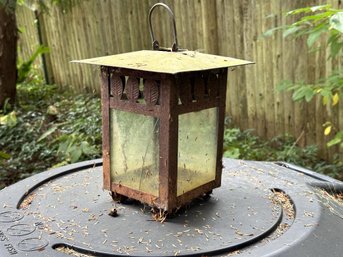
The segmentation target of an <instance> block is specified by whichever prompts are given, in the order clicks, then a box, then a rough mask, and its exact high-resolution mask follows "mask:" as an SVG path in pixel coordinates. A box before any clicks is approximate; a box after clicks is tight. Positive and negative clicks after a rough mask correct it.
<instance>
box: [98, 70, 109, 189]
mask: <svg viewBox="0 0 343 257" xmlns="http://www.w3.org/2000/svg"><path fill="white" fill-rule="evenodd" d="M110 72H111V69H110V68H109V67H106V66H101V74H100V76H101V109H102V159H103V167H102V168H103V188H104V189H107V190H111V169H110V150H111V149H110Z"/></svg>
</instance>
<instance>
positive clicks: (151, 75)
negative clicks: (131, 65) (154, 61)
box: [111, 67, 169, 80]
mask: <svg viewBox="0 0 343 257" xmlns="http://www.w3.org/2000/svg"><path fill="white" fill-rule="evenodd" d="M111 72H113V73H115V74H118V75H120V76H129V77H136V78H144V79H152V80H162V79H165V78H166V77H168V75H169V74H164V73H157V72H149V71H139V70H131V69H125V68H116V67H114V68H112V69H111Z"/></svg>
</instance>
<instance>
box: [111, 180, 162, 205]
mask: <svg viewBox="0 0 343 257" xmlns="http://www.w3.org/2000/svg"><path fill="white" fill-rule="evenodd" d="M111 189H112V191H114V192H116V193H117V194H120V195H125V196H127V197H129V198H132V199H135V200H137V201H140V202H142V203H146V204H148V205H150V206H157V207H160V206H159V203H158V202H157V199H158V197H157V196H154V195H152V194H148V193H144V192H142V191H139V190H136V189H132V188H130V187H127V186H124V185H121V184H116V183H115V182H112V184H111Z"/></svg>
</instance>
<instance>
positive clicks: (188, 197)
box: [177, 180, 218, 206]
mask: <svg viewBox="0 0 343 257" xmlns="http://www.w3.org/2000/svg"><path fill="white" fill-rule="evenodd" d="M216 187H218V185H217V183H216V181H215V180H213V181H210V182H208V183H206V184H204V185H201V186H199V187H196V188H194V189H192V190H191V191H188V192H186V193H184V194H182V195H180V196H178V197H177V204H178V206H182V205H184V204H187V203H189V202H191V201H192V200H193V199H195V198H197V197H199V196H201V195H203V194H205V193H208V192H210V191H211V190H212V189H213V188H216Z"/></svg>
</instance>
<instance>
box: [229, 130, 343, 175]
mask: <svg viewBox="0 0 343 257" xmlns="http://www.w3.org/2000/svg"><path fill="white" fill-rule="evenodd" d="M252 132H253V131H252V130H246V131H240V130H239V129H237V128H230V129H226V130H225V133H224V157H228V158H234V159H244V160H256V161H285V162H289V163H293V164H296V165H299V166H302V167H306V168H308V169H311V170H314V171H317V172H321V173H324V174H326V175H330V176H332V177H335V178H338V179H343V175H342V174H341V171H342V170H343V163H342V162H340V161H339V156H337V157H336V158H334V160H333V162H331V163H328V162H326V161H324V160H321V159H320V158H319V157H318V148H317V147H316V146H313V145H312V146H307V147H305V148H301V147H299V146H297V145H296V140H295V139H294V138H293V137H291V136H289V135H284V136H278V137H275V138H273V139H271V140H269V141H265V140H261V139H260V138H258V137H257V136H254V135H253V134H252Z"/></svg>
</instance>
